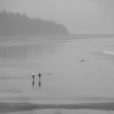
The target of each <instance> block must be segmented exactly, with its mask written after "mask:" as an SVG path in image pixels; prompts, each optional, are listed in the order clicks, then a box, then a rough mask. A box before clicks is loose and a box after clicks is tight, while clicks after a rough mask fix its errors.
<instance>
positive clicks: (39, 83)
mask: <svg viewBox="0 0 114 114" xmlns="http://www.w3.org/2000/svg"><path fill="white" fill-rule="evenodd" d="M41 76H42V75H41V74H40V73H39V74H38V78H39V81H38V86H39V87H41Z"/></svg>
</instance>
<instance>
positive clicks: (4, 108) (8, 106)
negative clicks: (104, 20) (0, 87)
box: [0, 102, 114, 113]
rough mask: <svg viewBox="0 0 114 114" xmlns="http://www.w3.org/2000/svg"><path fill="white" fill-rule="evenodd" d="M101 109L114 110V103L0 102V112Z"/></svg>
mask: <svg viewBox="0 0 114 114" xmlns="http://www.w3.org/2000/svg"><path fill="white" fill-rule="evenodd" d="M47 109H63V110H79V109H80V110H102V111H114V103H113V102H106V103H80V104H33V103H6V102H5V103H0V113H11V112H21V111H32V110H47Z"/></svg>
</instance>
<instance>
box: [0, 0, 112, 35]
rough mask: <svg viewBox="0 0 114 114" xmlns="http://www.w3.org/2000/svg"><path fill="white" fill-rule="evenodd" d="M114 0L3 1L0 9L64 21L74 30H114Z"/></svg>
mask: <svg viewBox="0 0 114 114" xmlns="http://www.w3.org/2000/svg"><path fill="white" fill-rule="evenodd" d="M113 7H114V0H0V10H3V9H7V10H8V11H13V12H21V13H26V14H27V15H28V16H30V17H39V18H42V19H45V20H53V21H56V22H58V23H61V24H64V25H65V26H66V27H67V28H68V30H69V31H70V32H72V33H84V34H85V33H114V22H113V20H114V8H113Z"/></svg>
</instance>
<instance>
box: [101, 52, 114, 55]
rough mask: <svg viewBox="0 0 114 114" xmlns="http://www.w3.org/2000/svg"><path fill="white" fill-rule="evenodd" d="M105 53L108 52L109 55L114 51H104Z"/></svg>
mask: <svg viewBox="0 0 114 114" xmlns="http://www.w3.org/2000/svg"><path fill="white" fill-rule="evenodd" d="M103 53H104V54H108V55H114V52H113V51H104V52H103Z"/></svg>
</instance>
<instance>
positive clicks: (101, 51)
mask: <svg viewBox="0 0 114 114" xmlns="http://www.w3.org/2000/svg"><path fill="white" fill-rule="evenodd" d="M0 39H1V40H0V114H2V113H6V114H9V113H11V114H12V113H14V114H69V113H70V114H113V113H114V111H113V109H114V108H113V107H114V105H113V102H114V38H87V37H86V38H78V37H76V36H73V37H70V36H69V37H63V36H61V37H60V36H59V37H57V36H56V37H51V38H49V37H48V38H47V37H43V38H41V37H40V38H39V37H32V36H31V37H25V38H24V37H18V38H17V37H16V38H15V37H13V38H10V40H9V39H8V38H6V39H3V38H2V37H1V38H0ZM33 72H34V73H35V78H34V83H33V79H32V73H33ZM39 73H40V74H41V79H39V77H38V74H39ZM107 103H108V105H107ZM34 105H35V106H34ZM72 105H73V106H72ZM83 105H84V106H83ZM99 105H100V106H99ZM87 106H88V107H87ZM24 107H25V108H24ZM98 107H102V108H100V109H99V108H98Z"/></svg>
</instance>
